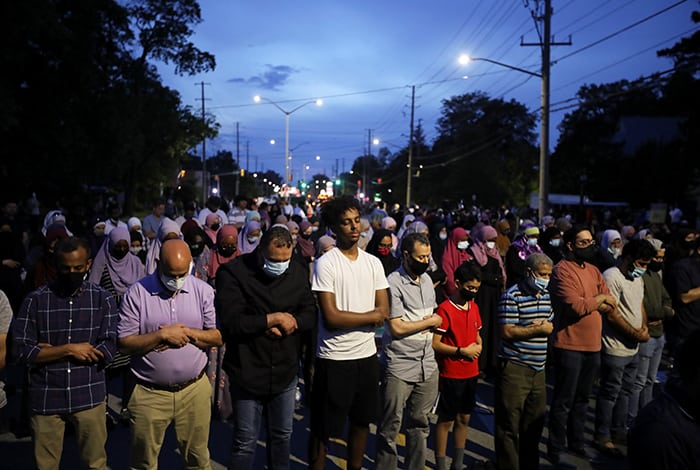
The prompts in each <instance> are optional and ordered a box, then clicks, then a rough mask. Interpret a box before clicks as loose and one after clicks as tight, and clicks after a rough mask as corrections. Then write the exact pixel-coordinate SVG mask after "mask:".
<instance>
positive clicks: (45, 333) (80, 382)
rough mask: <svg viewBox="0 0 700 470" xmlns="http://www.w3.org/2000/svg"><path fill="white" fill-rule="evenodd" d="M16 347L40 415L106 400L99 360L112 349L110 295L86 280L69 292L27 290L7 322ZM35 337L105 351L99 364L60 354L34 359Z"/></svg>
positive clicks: (114, 311) (113, 321)
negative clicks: (39, 360) (53, 358)
mask: <svg viewBox="0 0 700 470" xmlns="http://www.w3.org/2000/svg"><path fill="white" fill-rule="evenodd" d="M12 335H13V338H14V339H13V341H14V348H15V352H16V354H17V356H18V359H19V360H20V362H22V363H24V364H27V365H28V366H29V401H30V406H31V409H32V411H33V412H35V413H37V414H41V415H52V414H66V413H75V412H77V411H83V410H88V409H91V408H94V407H96V406H97V405H100V404H101V403H103V402H104V401H105V397H106V396H107V394H106V387H105V375H104V366H105V363H109V362H110V361H111V360H112V357H113V356H114V354H115V353H116V338H117V307H116V304H115V302H114V297H113V296H112V295H111V294H110V293H109V292H107V291H106V290H104V289H102V288H101V287H98V286H96V285H95V284H92V283H90V282H83V286H82V287H81V289H80V290H79V291H78V292H77V293H76V294H75V295H74V296H71V297H61V296H59V295H58V294H57V293H56V292H55V291H54V290H53V289H52V287H49V285H44V286H42V287H40V288H39V289H37V290H35V291H34V292H32V293H31V294H29V295H28V296H27V297H26V298H25V299H24V302H23V303H22V307H21V309H20V311H19V314H18V315H17V318H16V319H15V322H14V323H13V325H12ZM40 343H47V344H50V345H52V346H59V345H64V344H69V343H90V344H92V345H93V346H94V347H95V348H97V349H98V350H100V351H101V352H102V354H103V355H104V362H102V363H99V364H81V363H79V362H76V361H70V360H60V361H55V362H51V363H46V364H35V363H34V360H35V358H36V356H37V354H38V353H39V351H40V350H41V349H42V348H41V346H40V345H39V344H40Z"/></svg>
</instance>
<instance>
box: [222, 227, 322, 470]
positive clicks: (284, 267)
mask: <svg viewBox="0 0 700 470" xmlns="http://www.w3.org/2000/svg"><path fill="white" fill-rule="evenodd" d="M291 258H292V236H291V234H290V233H289V230H287V229H286V228H284V227H273V228H271V229H270V230H268V231H267V232H265V234H264V235H263V237H262V240H261V241H260V245H259V246H258V247H257V248H256V249H255V251H253V252H251V253H248V254H245V255H242V256H240V257H238V258H236V259H234V260H233V261H231V262H229V263H227V264H225V265H222V266H221V267H220V268H219V271H218V273H217V276H216V311H217V315H218V316H219V320H220V324H221V331H222V333H223V335H224V341H225V342H226V355H225V357H224V370H226V372H227V373H228V374H229V377H230V378H231V385H232V387H231V389H232V391H231V395H232V398H233V406H234V420H235V423H234V437H233V450H232V459H231V466H230V468H236V469H252V468H253V463H254V461H255V448H256V443H257V439H258V434H259V432H260V423H261V420H262V416H263V413H265V416H266V422H267V427H268V429H267V433H266V434H267V455H268V462H267V465H268V468H271V469H279V468H289V446H290V438H291V434H292V424H293V414H294V404H295V401H294V398H295V392H296V385H297V372H298V368H299V351H300V345H301V333H302V332H303V331H307V330H311V329H312V328H314V326H315V324H316V314H317V311H316V303H315V300H314V297H313V294H312V293H311V288H310V285H309V276H308V273H306V271H304V268H303V266H301V264H299V263H294V262H290V260H291Z"/></svg>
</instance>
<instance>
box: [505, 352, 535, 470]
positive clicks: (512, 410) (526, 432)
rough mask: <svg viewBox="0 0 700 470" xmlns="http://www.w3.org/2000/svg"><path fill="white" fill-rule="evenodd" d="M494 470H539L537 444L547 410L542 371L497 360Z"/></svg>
mask: <svg viewBox="0 0 700 470" xmlns="http://www.w3.org/2000/svg"><path fill="white" fill-rule="evenodd" d="M495 408H496V435H495V443H496V460H497V463H498V468H499V469H501V470H506V469H537V468H539V461H540V456H539V449H538V446H539V442H540V438H541V437H542V430H543V429H544V416H545V413H546V411H547V390H546V384H545V372H544V369H543V370H539V371H537V370H534V369H532V368H531V367H528V366H525V365H522V364H518V363H515V362H512V361H506V360H501V364H500V374H498V378H497V379H496V403H495Z"/></svg>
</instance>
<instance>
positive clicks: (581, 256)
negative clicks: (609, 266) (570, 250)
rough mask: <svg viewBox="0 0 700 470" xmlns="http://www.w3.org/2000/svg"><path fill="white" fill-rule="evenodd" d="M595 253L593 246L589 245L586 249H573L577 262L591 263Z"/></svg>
mask: <svg viewBox="0 0 700 470" xmlns="http://www.w3.org/2000/svg"><path fill="white" fill-rule="evenodd" d="M596 253H597V251H596V247H595V245H589V246H587V247H586V248H579V247H577V246H576V247H574V256H575V257H576V259H577V260H579V261H586V262H588V263H590V262H591V261H593V260H595V256H596Z"/></svg>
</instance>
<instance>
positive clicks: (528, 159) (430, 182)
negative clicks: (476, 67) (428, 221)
mask: <svg viewBox="0 0 700 470" xmlns="http://www.w3.org/2000/svg"><path fill="white" fill-rule="evenodd" d="M535 125H536V116H535V115H534V114H533V113H531V112H530V111H528V109H527V108H526V107H525V106H524V105H523V104H521V103H518V102H517V101H515V100H510V101H505V100H503V99H493V98H490V97H489V96H488V95H486V94H485V93H483V92H474V93H467V94H465V95H461V96H455V97H452V98H450V99H448V100H444V101H443V106H442V111H441V117H440V118H439V119H438V126H437V130H438V132H439V135H438V137H437V139H436V140H435V143H434V144H433V149H432V153H431V154H430V156H429V157H427V158H425V159H423V158H421V161H422V162H423V163H422V164H423V169H422V170H421V176H420V183H419V184H417V185H416V189H417V191H419V193H418V194H420V199H421V200H424V201H426V202H431V203H433V204H436V203H438V202H441V201H442V200H443V199H444V198H448V199H453V200H459V199H464V198H471V196H472V195H473V194H476V195H477V197H478V199H479V201H481V202H482V203H483V204H486V205H491V206H495V205H500V204H501V203H506V204H525V202H526V201H527V199H528V197H529V193H530V192H531V191H532V190H534V188H535V187H536V171H535V170H534V166H535V164H536V161H537V147H536V146H535V144H534V141H535V134H534V132H533V129H534V128H535ZM438 188H439V190H438Z"/></svg>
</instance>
